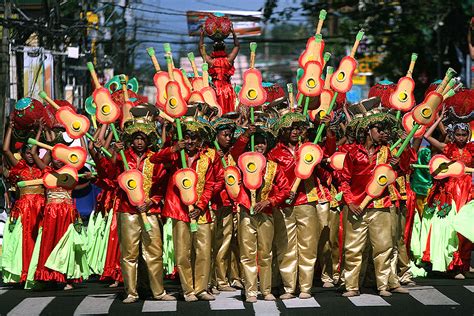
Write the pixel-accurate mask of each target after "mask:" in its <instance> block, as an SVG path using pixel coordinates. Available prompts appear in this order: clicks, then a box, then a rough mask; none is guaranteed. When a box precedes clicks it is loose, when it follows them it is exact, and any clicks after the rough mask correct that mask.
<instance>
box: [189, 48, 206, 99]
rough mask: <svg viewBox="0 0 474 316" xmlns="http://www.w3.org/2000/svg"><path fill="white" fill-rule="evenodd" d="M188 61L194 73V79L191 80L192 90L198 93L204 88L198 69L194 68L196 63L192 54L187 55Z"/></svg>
mask: <svg viewBox="0 0 474 316" xmlns="http://www.w3.org/2000/svg"><path fill="white" fill-rule="evenodd" d="M188 59H189V62H190V63H191V67H192V68H193V73H194V79H193V80H192V85H193V90H194V91H200V90H201V89H202V88H204V82H203V79H202V77H200V76H199V73H198V69H197V67H196V61H195V59H194V53H188Z"/></svg>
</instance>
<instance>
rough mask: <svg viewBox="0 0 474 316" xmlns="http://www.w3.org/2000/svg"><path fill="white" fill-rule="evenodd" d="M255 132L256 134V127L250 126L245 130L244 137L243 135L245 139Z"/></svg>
mask: <svg viewBox="0 0 474 316" xmlns="http://www.w3.org/2000/svg"><path fill="white" fill-rule="evenodd" d="M256 132H257V125H255V124H250V125H249V127H248V128H247V130H246V131H245V133H244V135H245V137H250V136H252V135H253V134H255V133H256Z"/></svg>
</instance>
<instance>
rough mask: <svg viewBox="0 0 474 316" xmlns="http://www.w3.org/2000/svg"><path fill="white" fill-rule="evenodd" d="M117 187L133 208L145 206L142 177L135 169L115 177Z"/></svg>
mask: <svg viewBox="0 0 474 316" xmlns="http://www.w3.org/2000/svg"><path fill="white" fill-rule="evenodd" d="M117 180H118V183H119V186H120V187H121V188H122V190H124V191H125V193H127V197H128V200H129V201H130V204H132V205H133V206H140V205H143V204H145V190H143V175H142V173H141V172H140V171H138V170H136V169H129V170H127V171H125V172H123V173H121V174H120V175H119V176H118V177H117Z"/></svg>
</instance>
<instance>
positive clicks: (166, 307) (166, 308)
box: [142, 301, 178, 313]
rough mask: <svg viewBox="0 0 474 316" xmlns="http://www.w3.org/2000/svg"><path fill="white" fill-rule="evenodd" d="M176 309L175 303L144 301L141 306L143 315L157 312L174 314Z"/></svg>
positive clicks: (176, 303)
mask: <svg viewBox="0 0 474 316" xmlns="http://www.w3.org/2000/svg"><path fill="white" fill-rule="evenodd" d="M177 307H178V302H177V301H168V302H163V301H145V303H144V304H143V308H142V312H143V313H157V312H176V310H177Z"/></svg>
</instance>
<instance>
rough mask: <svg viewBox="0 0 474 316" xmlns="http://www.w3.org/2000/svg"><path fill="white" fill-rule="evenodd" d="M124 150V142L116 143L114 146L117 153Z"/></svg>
mask: <svg viewBox="0 0 474 316" xmlns="http://www.w3.org/2000/svg"><path fill="white" fill-rule="evenodd" d="M123 148H124V147H123V143H122V142H116V143H115V144H114V150H115V151H116V152H119V151H121V150H123Z"/></svg>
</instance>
